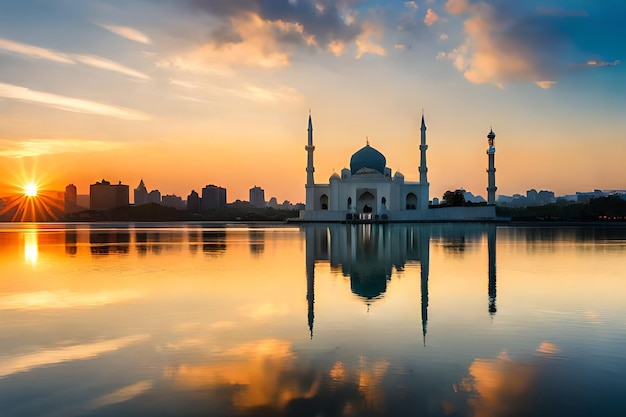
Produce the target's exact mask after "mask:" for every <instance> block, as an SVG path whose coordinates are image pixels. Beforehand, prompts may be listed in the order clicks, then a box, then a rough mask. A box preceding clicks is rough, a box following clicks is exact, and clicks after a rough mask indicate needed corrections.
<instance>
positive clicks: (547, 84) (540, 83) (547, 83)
mask: <svg viewBox="0 0 626 417" xmlns="http://www.w3.org/2000/svg"><path fill="white" fill-rule="evenodd" d="M556 83H557V82H556V81H535V84H537V86H539V87H541V88H543V89H544V90H547V89H548V88H550V87H552V86H553V85H555V84H556Z"/></svg>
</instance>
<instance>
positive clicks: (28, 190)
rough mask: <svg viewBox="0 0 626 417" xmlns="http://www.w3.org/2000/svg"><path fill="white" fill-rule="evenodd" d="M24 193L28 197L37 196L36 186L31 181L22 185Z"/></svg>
mask: <svg viewBox="0 0 626 417" xmlns="http://www.w3.org/2000/svg"><path fill="white" fill-rule="evenodd" d="M24 194H25V195H26V196H28V197H37V186H36V185H35V184H33V183H32V182H31V183H30V184H26V186H25V187H24Z"/></svg>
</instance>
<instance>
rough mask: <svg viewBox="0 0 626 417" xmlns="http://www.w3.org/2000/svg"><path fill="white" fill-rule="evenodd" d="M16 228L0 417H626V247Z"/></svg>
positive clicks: (597, 240) (465, 235)
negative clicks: (624, 265) (625, 266)
mask: <svg viewBox="0 0 626 417" xmlns="http://www.w3.org/2000/svg"><path fill="white" fill-rule="evenodd" d="M11 227H13V226H11ZM11 227H6V226H5V228H4V229H0V259H1V260H2V262H0V276H2V280H0V311H2V316H3V319H4V320H3V332H2V335H0V410H2V411H0V414H1V415H7V416H12V417H13V416H17V417H21V416H31V415H52V416H54V415H57V416H60V415H74V416H91V417H94V416H110V415H124V416H131V417H132V416H139V415H162V416H185V415H212V416H217V417H221V416H269V415H271V416H366V417H368V416H376V417H378V416H385V417H388V416H407V415H426V416H502V415H520V416H527V415H550V416H560V415H567V416H568V417H569V416H578V415H581V416H582V415H603V416H616V417H617V416H620V417H621V416H622V415H624V411H626V400H623V399H622V398H623V396H622V395H621V392H623V390H624V378H623V377H624V372H623V371H622V369H626V363H625V362H624V361H625V360H624V355H623V346H624V344H625V343H626V334H625V333H624V328H626V323H624V317H625V315H624V307H623V293H624V282H626V281H625V280H624V273H623V272H622V269H620V266H621V265H622V263H623V259H624V258H623V255H624V254H625V253H626V231H624V230H622V232H621V234H619V233H614V232H606V231H596V232H580V233H578V232H574V231H568V230H566V231H553V232H551V233H548V234H542V233H535V232H533V233H530V235H532V236H533V237H532V238H529V237H528V236H527V235H526V234H525V233H524V231H523V229H521V230H520V229H513V228H496V227H495V226H493V225H461V224H455V225H447V224H442V225H417V224H416V225H408V226H407V225H404V226H401V225H369V226H364V225H352V226H345V225H325V226H306V227H302V228H301V229H298V228H276V229H273V228H264V229H263V230H260V229H252V228H244V227H241V226H238V227H222V226H221V225H203V224H200V223H191V224H181V225H146V224H140V225H112V224H100V225H89V224H72V225H65V226H59V225H39V226H37V227H36V228H25V227H23V228H16V229H12V228H11ZM619 236H621V238H620V237H619ZM578 237H581V239H583V240H582V241H578V240H576V239H578ZM533 239H536V242H534V243H532V242H533ZM584 239H587V240H584ZM589 239H593V240H592V241H591V242H590V241H589ZM529 242H531V243H529ZM580 242H583V243H582V244H581V243H580ZM528 245H532V248H529V247H528ZM551 245H552V248H550V246H551ZM542 247H544V248H546V249H548V250H545V251H542V250H541V248H542ZM496 250H497V252H496ZM201 251H202V253H203V254H206V255H209V256H202V255H200V252H201ZM582 251H584V253H585V254H592V255H594V256H580V253H581V252H582ZM27 253H34V254H35V255H34V256H31V255H28V256H27ZM555 253H556V254H559V255H560V256H559V257H555ZM22 259H24V260H25V261H22ZM29 259H34V261H30V260H29ZM15 260H18V262H15ZM496 261H497V265H496ZM32 264H36V265H37V267H36V268H33V267H31V265H32ZM496 266H497V268H496ZM497 276H498V277H499V278H500V284H501V285H500V287H497V285H496V280H497ZM589 276H593V277H594V280H589ZM496 290H499V291H498V292H497V291H496ZM305 292H306V300H305V299H303V295H304V293H305ZM496 299H497V301H498V307H499V310H500V311H499V312H498V316H497V320H496V319H495V318H494V319H492V318H493V317H494V315H495V314H496V312H497V311H498V309H497V308H496ZM418 303H419V305H418ZM305 304H306V306H305ZM368 308H369V310H368ZM305 309H306V310H307V319H306V320H307V325H308V331H307V330H306V328H305V326H307V325H305V323H304V321H305V318H304V311H305ZM502 313H504V314H502ZM314 330H315V332H314ZM313 335H315V337H313ZM427 339H428V340H427Z"/></svg>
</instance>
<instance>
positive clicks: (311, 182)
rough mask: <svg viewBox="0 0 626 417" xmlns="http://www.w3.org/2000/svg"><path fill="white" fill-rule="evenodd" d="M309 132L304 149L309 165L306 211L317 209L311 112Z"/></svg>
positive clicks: (306, 186)
mask: <svg viewBox="0 0 626 417" xmlns="http://www.w3.org/2000/svg"><path fill="white" fill-rule="evenodd" d="M307 130H308V132H309V140H308V142H307V145H306V146H305V147H304V149H305V150H306V151H307V154H308V158H307V165H306V185H305V188H306V205H305V210H313V209H314V208H315V207H314V205H315V193H314V191H315V190H314V188H315V179H314V178H313V172H315V168H314V167H313V151H314V150H315V146H313V122H312V121H311V112H309V128H308V129H307Z"/></svg>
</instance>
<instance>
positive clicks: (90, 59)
mask: <svg viewBox="0 0 626 417" xmlns="http://www.w3.org/2000/svg"><path fill="white" fill-rule="evenodd" d="M72 57H73V58H74V59H76V61H78V62H80V63H82V64H84V65H88V66H90V67H94V68H99V69H103V70H107V71H113V72H119V73H120V74H124V75H128V76H130V77H135V78H139V79H142V80H149V79H150V77H149V76H147V75H146V74H144V73H142V72H139V71H136V70H134V69H132V68H129V67H126V66H124V65H122V64H120V63H118V62H115V61H111V60H110V59H106V58H102V57H99V56H96V55H72Z"/></svg>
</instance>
